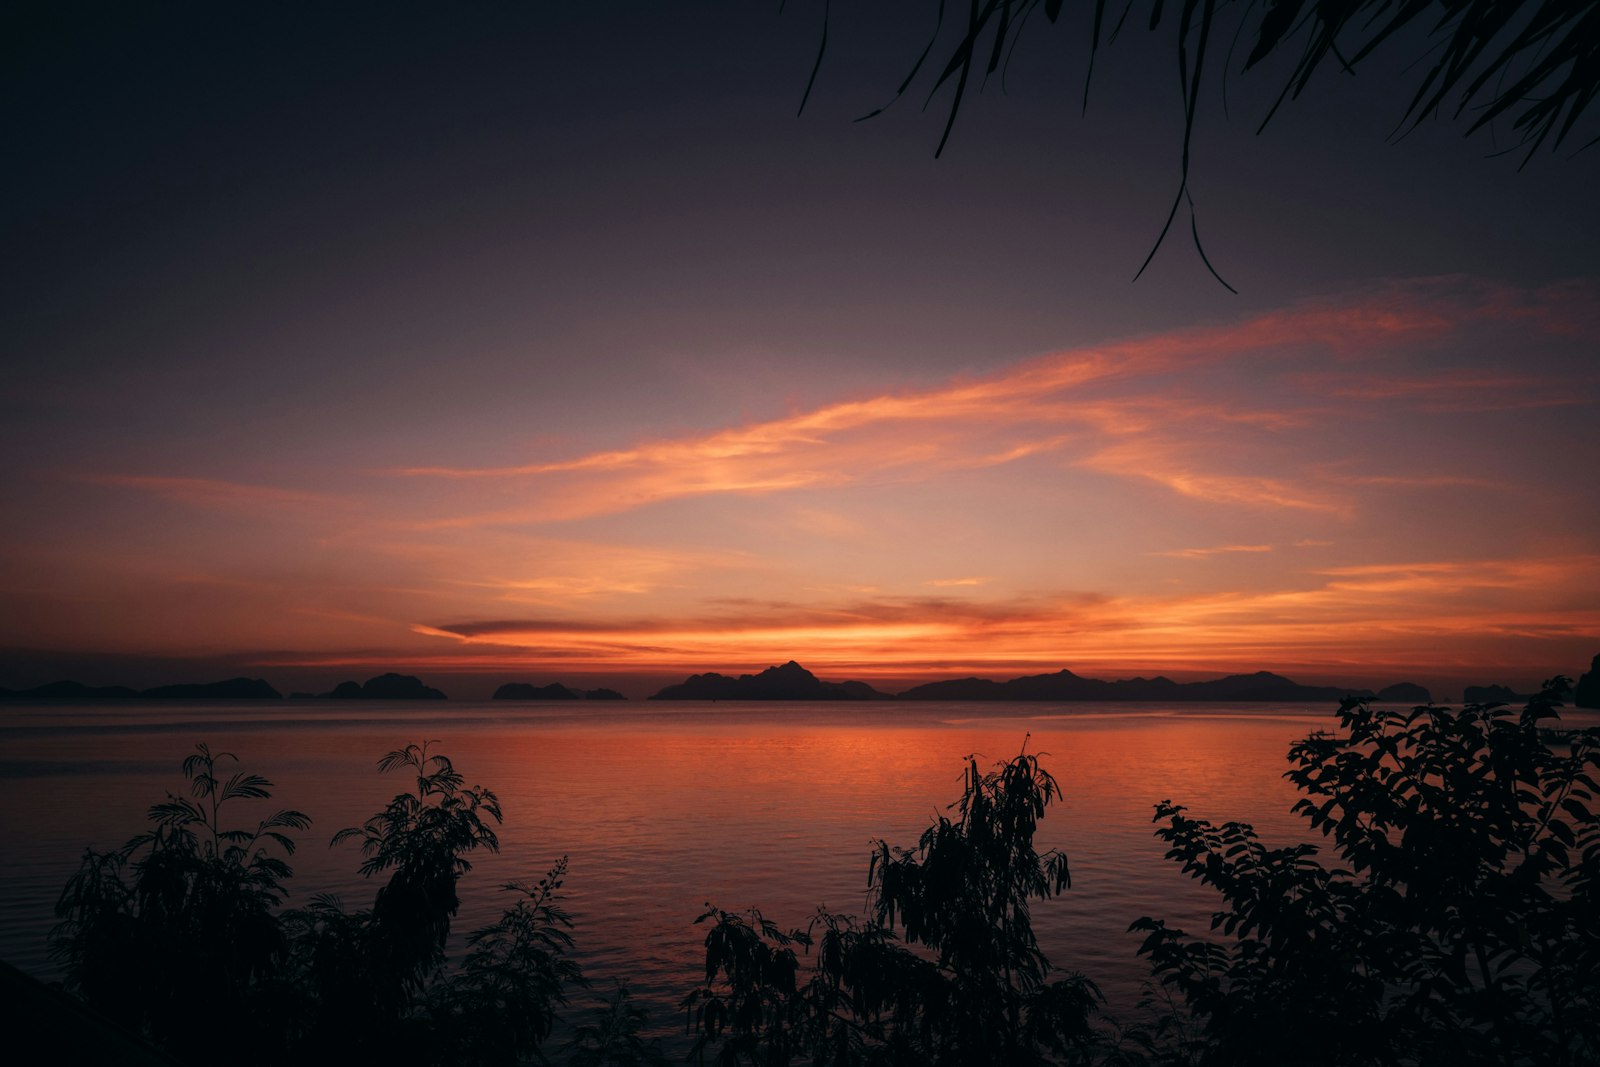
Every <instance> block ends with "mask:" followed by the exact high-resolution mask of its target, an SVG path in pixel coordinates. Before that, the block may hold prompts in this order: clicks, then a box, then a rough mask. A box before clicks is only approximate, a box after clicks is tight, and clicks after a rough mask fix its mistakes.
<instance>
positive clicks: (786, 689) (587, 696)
mask: <svg viewBox="0 0 1600 1067" xmlns="http://www.w3.org/2000/svg"><path fill="white" fill-rule="evenodd" d="M289 695H290V697H291V699H295V700H445V699H448V698H447V697H446V695H445V694H444V692H442V691H441V690H439V689H435V688H434V687H432V686H429V685H425V684H424V683H423V682H422V680H421V679H420V678H417V677H416V676H414V675H410V674H400V673H397V672H394V671H389V672H386V673H384V674H380V675H377V676H375V677H372V678H368V679H367V680H366V681H365V682H359V683H358V682H355V681H346V682H340V683H339V684H338V685H336V686H335V687H334V688H333V689H332V690H331V691H329V692H325V693H312V692H294V693H291V694H289ZM1347 696H1349V697H1357V698H1360V699H1365V700H1375V701H1378V702H1380V703H1388V704H1408V705H1414V706H1415V705H1423V704H1428V703H1430V702H1432V701H1433V699H1434V696H1433V694H1431V693H1430V692H1429V691H1428V689H1427V688H1425V687H1424V686H1421V685H1417V684H1415V683H1413V682H1396V683H1395V684H1393V685H1388V686H1385V687H1383V688H1382V689H1379V690H1377V691H1376V692H1374V691H1372V690H1371V689H1365V688H1355V687H1349V688H1347V687H1343V686H1337V685H1301V684H1300V683H1298V682H1296V681H1294V680H1292V679H1290V678H1287V677H1285V676H1283V675H1281V674H1275V673H1273V672H1271V671H1264V670H1263V671H1255V672H1254V673H1251V674H1230V675H1226V676H1224V677H1221V678H1214V679H1210V680H1206V681H1198V682H1176V681H1173V680H1172V679H1170V678H1167V677H1165V676H1163V675H1159V674H1158V675H1155V676H1154V677H1149V678H1146V677H1134V678H1122V679H1117V680H1115V681H1106V680H1103V679H1099V678H1089V677H1085V676H1083V675H1079V674H1075V673H1074V672H1072V671H1071V670H1067V669H1065V668H1063V669H1062V670H1059V671H1056V672H1054V673H1050V674H1031V675H1024V676H1022V677H1018V678H1011V679H1008V680H1006V681H996V680H994V679H990V678H976V677H969V678H948V679H944V680H942V681H937V682H928V683H925V684H923V685H916V686H912V687H911V688H910V689H906V690H904V691H902V692H899V693H887V692H883V691H881V690H879V689H876V688H874V687H873V686H871V685H869V684H868V683H866V682H861V681H843V682H834V681H825V680H823V679H821V678H818V677H817V676H816V675H815V674H813V673H811V672H810V671H809V670H807V669H806V668H804V667H802V666H801V665H800V664H799V663H797V662H796V661H794V660H792V659H791V660H789V661H788V662H787V663H784V664H782V665H780V666H774V667H768V668H767V669H766V670H764V671H761V672H760V673H757V674H740V675H726V674H719V673H717V672H715V671H708V672H706V673H704V674H691V675H690V676H689V677H687V678H686V679H684V680H683V681H682V682H679V683H677V684H674V685H668V686H666V687H665V688H663V689H661V690H660V691H658V692H657V693H655V694H654V695H653V696H651V697H650V698H649V699H651V700H708V701H712V700H813V701H834V700H918V701H933V700H939V701H958V702H962V703H968V702H990V701H995V702H1007V701H1011V702H1027V701H1035V702H1038V701H1051V702H1078V701H1099V702H1103V703H1116V702H1121V701H1140V702H1162V703H1185V702H1199V701H1212V702H1222V703H1246V702H1252V701H1255V702H1268V701H1279V702H1285V703H1323V702H1331V701H1337V700H1341V699H1343V698H1344V697H1347ZM281 699H283V694H282V693H280V692H279V691H278V690H277V689H275V688H273V687H272V686H271V685H269V684H268V683H267V682H266V681H265V680H263V679H260V678H244V677H239V678H228V679H225V680H223V681H220V682H203V683H182V684H176V685H158V686H154V687H152V688H149V689H135V688H132V687H130V686H125V685H99V686H95V685H86V684H84V683H82V682H75V681H57V682H50V683H49V684H47V685H39V686H34V687H32V688H29V689H5V688H0V701H8V702H22V701H40V702H47V703H53V702H59V703H76V702H85V701H94V702H100V701H139V700H163V701H184V700H281ZM492 699H494V700H503V701H527V702H533V701H571V700H585V701H587V700H613V701H614V700H626V699H627V697H626V696H624V695H623V694H622V693H620V692H618V691H617V690H615V689H608V688H598V689H581V688H576V687H573V686H568V685H565V684H563V683H561V682H550V683H547V684H545V685H536V684H534V683H532V682H506V683H504V684H502V685H500V686H499V687H498V688H496V689H495V690H494V695H493V697H492ZM1440 699H1442V700H1443V701H1444V702H1446V703H1449V702H1450V700H1449V698H1448V697H1442V698H1440ZM1527 699H1528V694H1527V693H1524V692H1520V691H1518V690H1515V689H1512V688H1511V687H1509V686H1504V685H1470V686H1467V687H1466V688H1465V690H1464V691H1463V693H1462V697H1461V702H1462V703H1464V704H1517V703H1521V702H1523V701H1525V700H1527ZM1570 700H1571V702H1572V703H1573V704H1574V705H1576V706H1577V707H1580V708H1597V709H1600V655H1597V656H1595V657H1594V660H1593V662H1592V663H1591V664H1590V666H1589V670H1588V671H1587V672H1585V673H1584V674H1583V675H1582V676H1581V677H1580V678H1579V679H1578V682H1577V685H1576V686H1575V687H1574V689H1573V691H1572V695H1571V697H1570Z"/></svg>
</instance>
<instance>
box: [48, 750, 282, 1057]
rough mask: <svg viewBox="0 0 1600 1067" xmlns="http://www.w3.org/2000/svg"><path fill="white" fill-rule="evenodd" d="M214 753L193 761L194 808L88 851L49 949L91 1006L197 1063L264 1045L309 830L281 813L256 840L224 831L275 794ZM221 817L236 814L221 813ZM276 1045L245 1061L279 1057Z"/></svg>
mask: <svg viewBox="0 0 1600 1067" xmlns="http://www.w3.org/2000/svg"><path fill="white" fill-rule="evenodd" d="M236 762H237V759H236V757H235V756H234V755H233V754H232V753H229V752H219V753H216V754H215V755H213V754H212V752H211V750H210V749H209V748H207V747H206V746H205V745H199V746H197V747H196V750H195V752H194V753H193V754H192V755H190V756H189V757H188V758H187V759H185V760H184V761H183V774H184V776H185V777H186V778H187V779H188V780H189V794H190V795H189V796H177V795H173V794H170V793H169V794H168V795H167V799H166V800H165V801H163V802H162V803H159V804H156V805H153V806H152V807H151V808H150V809H149V820H150V822H151V823H152V824H153V825H152V827H151V829H149V830H148V831H146V832H144V833H141V834H139V835H137V836H136V837H134V838H132V839H131V840H130V841H128V843H127V844H126V845H124V846H123V847H122V848H121V849H117V850H113V851H110V852H95V851H94V850H92V849H91V850H87V851H86V852H85V853H84V857H83V860H82V863H81V864H80V866H79V869H78V871H77V873H76V874H74V875H73V877H72V878H71V880H70V881H68V883H67V885H66V887H65V888H64V889H63V890H62V893H61V897H60V899H59V901H58V902H57V904H56V915H57V917H58V918H59V919H60V920H61V922H60V923H59V924H58V925H57V926H56V927H55V929H54V930H53V931H52V932H51V941H52V946H53V949H54V951H55V953H56V954H57V956H58V957H59V958H60V959H62V960H63V962H64V963H65V965H66V974H67V983H68V985H69V986H70V987H73V988H75V989H76V990H77V992H78V993H79V994H80V995H81V996H82V997H83V998H84V999H85V1000H86V1001H88V1002H89V1004H90V1005H91V1006H92V1007H94V1008H96V1009H97V1010H99V1011H100V1012H102V1013H103V1014H105V1015H107V1016H108V1017H110V1018H112V1019H114V1020H116V1021H117V1022H119V1023H121V1024H123V1025H124V1026H127V1027H129V1028H131V1029H135V1030H141V1029H142V1030H144V1031H145V1032H147V1033H148V1034H149V1035H150V1036H151V1037H152V1039H153V1040H155V1041H156V1042H157V1043H158V1044H161V1045H164V1046H166V1047H167V1048H169V1049H170V1050H171V1051H172V1052H173V1053H174V1054H176V1055H178V1056H180V1057H183V1058H188V1057H190V1056H193V1055H197V1054H199V1053H201V1052H203V1051H204V1050H207V1049H211V1048H216V1047H218V1045H219V1042H220V1043H230V1042H233V1041H235V1040H236V1038H237V1034H238V1032H239V1030H240V1028H241V1027H242V1028H245V1029H247V1030H254V1031H256V1032H260V1033H262V1034H263V1035H270V1034H271V1033H272V1032H273V1031H272V1030H271V1029H270V1028H269V1027H267V1026H265V1025H264V1024H265V1023H266V1020H267V1016H268V1015H269V1014H270V1008H271V1006H272V1004H273V1002H274V1000H275V999H276V994H277V993H278V992H279V985H278V983H279V980H280V978H281V974H282V969H283V966H284V964H285V962H286V961H287V959H288V956H289V942H288V939H287V937H286V936H285V934H284V931H283V929H282V927H281V926H280V925H279V923H278V921H277V918H276V916H275V915H274V909H275V908H276V907H277V905H278V904H279V903H280V902H281V900H282V898H283V896H284V888H283V883H284V881H285V880H287V879H288V878H289V876H290V874H291V873H292V872H291V871H290V868H289V865H288V863H287V862H285V857H287V856H289V855H291V854H292V853H293V852H294V841H293V839H292V838H290V837H289V836H288V834H287V833H285V831H288V830H303V829H305V828H306V827H308V826H309V825H310V823H311V820H310V819H309V818H307V817H306V816H305V815H304V814H302V813H301V812H298V811H290V810H280V811H276V812H274V813H272V814H270V815H268V816H267V817H266V818H264V819H261V820H259V821H258V822H257V824H256V826H255V828H254V829H246V828H244V827H240V826H232V825H228V824H227V823H226V822H225V817H226V815H231V814H232V809H233V806H234V805H233V802H235V801H240V800H265V799H267V798H269V797H270V795H271V792H270V790H271V787H272V783H271V782H270V781H268V780H267V779H265V778H263V777H261V776H260V775H256V774H245V773H243V772H235V773H233V774H231V775H229V777H228V778H227V779H226V781H224V780H223V779H222V778H221V774H222V773H223V767H224V766H225V765H226V764H229V763H236ZM224 809H228V810H227V811H226V813H225V810H224ZM274 1052H281V1049H276V1050H275V1049H273V1048H272V1047H270V1042H264V1043H262V1044H258V1045H255V1046H254V1047H253V1048H252V1049H250V1050H247V1052H246V1053H245V1055H246V1056H249V1055H255V1056H259V1057H262V1058H271V1056H272V1054H273V1053H274Z"/></svg>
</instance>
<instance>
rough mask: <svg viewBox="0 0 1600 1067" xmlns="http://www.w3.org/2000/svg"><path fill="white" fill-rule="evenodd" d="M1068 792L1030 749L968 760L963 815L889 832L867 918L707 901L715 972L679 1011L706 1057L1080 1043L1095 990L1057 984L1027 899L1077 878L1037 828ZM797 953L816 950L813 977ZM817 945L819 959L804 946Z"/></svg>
mask: <svg viewBox="0 0 1600 1067" xmlns="http://www.w3.org/2000/svg"><path fill="white" fill-rule="evenodd" d="M1059 796H1060V787H1059V786H1058V785H1057V784H1056V780H1055V778H1053V777H1052V776H1051V775H1050V773H1049V772H1048V771H1046V770H1044V769H1043V768H1042V767H1040V766H1039V760H1038V757H1037V756H1032V755H1028V754H1027V753H1026V752H1025V751H1024V752H1023V753H1022V754H1020V755H1018V756H1017V757H1016V758H1014V759H1012V760H1010V761H1009V762H1003V763H1001V764H1000V765H999V766H998V767H997V768H996V769H995V770H993V771H990V772H988V773H983V772H980V771H979V769H978V764H977V761H976V760H975V759H972V758H970V757H969V759H968V761H967V768H966V773H965V776H964V786H963V791H962V795H961V799H960V800H959V801H958V802H957V803H956V804H955V805H953V807H954V808H955V809H956V812H957V814H956V817H955V818H949V817H945V816H941V817H939V818H938V819H937V820H936V821H935V822H934V824H933V825H932V826H930V827H929V828H928V829H927V830H926V831H925V832H924V833H923V834H922V838H921V840H920V841H919V842H918V843H917V847H916V848H915V849H899V848H892V847H891V846H890V845H889V844H888V843H886V842H884V841H879V842H878V844H877V848H876V849H875V851H874V853H873V856H872V861H871V865H870V867H869V873H868V883H869V886H870V889H871V893H872V902H873V912H872V914H871V915H870V916H869V917H868V918H866V919H865V920H862V919H857V918H855V917H853V916H849V915H840V914H832V913H829V912H826V911H818V913H817V915H816V916H815V917H814V918H813V919H812V920H811V924H810V926H809V928H808V929H806V930H794V931H789V932H784V931H782V930H781V929H779V928H778V927H777V926H776V925H774V924H773V923H771V922H769V921H768V920H766V919H765V918H763V917H762V916H761V914H760V912H758V911H751V912H750V913H749V915H748V916H744V915H738V914H733V913H729V912H724V911H718V910H715V909H713V910H711V911H708V912H707V913H706V914H705V915H702V916H701V917H700V921H702V922H705V921H712V923H713V925H712V928H711V930H710V931H709V932H708V933H707V935H706V981H705V984H704V985H703V986H701V988H699V989H697V990H695V991H694V992H693V993H691V994H690V995H689V997H688V998H687V999H686V1000H685V1002H684V1006H685V1008H686V1010H687V1011H688V1012H689V1015H690V1022H691V1025H692V1027H693V1028H694V1030H695V1033H696V1035H697V1041H696V1044H695V1047H694V1050H693V1053H692V1056H693V1057H694V1058H697V1059H699V1060H700V1061H701V1062H705V1061H706V1060H708V1059H709V1060H710V1061H711V1062H715V1063H718V1064H729V1065H732V1064H739V1063H751V1064H763V1065H777V1064H786V1063H790V1062H801V1063H818V1064H846V1063H869V1062H870V1063H892V1064H923V1063H961V1064H1029V1063H1045V1062H1051V1060H1052V1057H1053V1056H1055V1055H1057V1054H1071V1053H1074V1052H1077V1051H1080V1050H1081V1049H1082V1048H1083V1047H1085V1042H1086V1039H1087V1037H1088V1035H1089V1027H1088V1019H1089V1015H1090V1013H1091V1012H1092V1011H1093V1009H1094V1007H1095V1005H1096V1003H1097V1001H1098V1000H1099V991H1098V989H1096V988H1095V986H1094V984H1093V983H1092V982H1090V981H1089V980H1088V979H1087V978H1084V977H1083V976H1082V975H1076V974H1074V975H1070V976H1067V977H1064V978H1060V979H1057V980H1055V981H1051V980H1050V970H1051V968H1050V962H1049V960H1047V959H1046V958H1045V955H1044V953H1043V952H1041V951H1040V950H1039V944H1038V941H1037V939H1036V938H1035V937H1034V933H1033V923H1032V917H1031V910H1030V909H1031V904H1032V902H1033V901H1035V900H1045V899H1048V898H1050V897H1053V896H1056V895H1057V894H1059V893H1060V892H1061V891H1062V890H1064V889H1066V888H1067V887H1068V885H1070V884H1071V878H1070V875H1069V872H1068V866H1067V857H1066V854H1065V853H1062V852H1058V851H1054V850H1051V851H1048V852H1045V853H1043V854H1040V853H1039V852H1037V851H1036V849H1035V847H1034V833H1035V831H1036V829H1037V827H1038V823H1039V820H1040V819H1042V818H1043V817H1044V814H1045V809H1046V808H1047V807H1049V805H1050V803H1051V802H1052V801H1054V800H1055V799H1057V798H1058V797H1059ZM795 946H800V947H802V948H805V949H807V950H808V955H809V956H810V965H811V966H810V973H809V975H808V976H807V977H806V978H805V979H804V980H803V981H802V980H801V977H800V964H799V960H798V958H797V957H796V955H795V951H794V948H795ZM812 948H815V949H816V951H815V952H814V953H811V952H809V950H810V949H812Z"/></svg>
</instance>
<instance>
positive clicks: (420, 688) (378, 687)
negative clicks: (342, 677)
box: [322, 671, 448, 700]
mask: <svg viewBox="0 0 1600 1067" xmlns="http://www.w3.org/2000/svg"><path fill="white" fill-rule="evenodd" d="M322 695H323V697H324V698H326V699H328V700H445V699H448V698H446V697H445V695H444V694H443V693H441V692H440V691H439V690H437V689H434V688H432V687H430V686H426V685H423V684H422V679H420V678H418V677H416V676H415V675H411V674H395V673H394V672H393V671H390V672H389V673H388V674H380V675H378V676H377V677H376V678H368V679H367V680H366V681H365V682H363V683H362V684H360V685H357V684H356V683H355V682H340V683H339V684H338V685H336V686H334V687H333V691H332V692H331V693H324V694H322Z"/></svg>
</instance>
